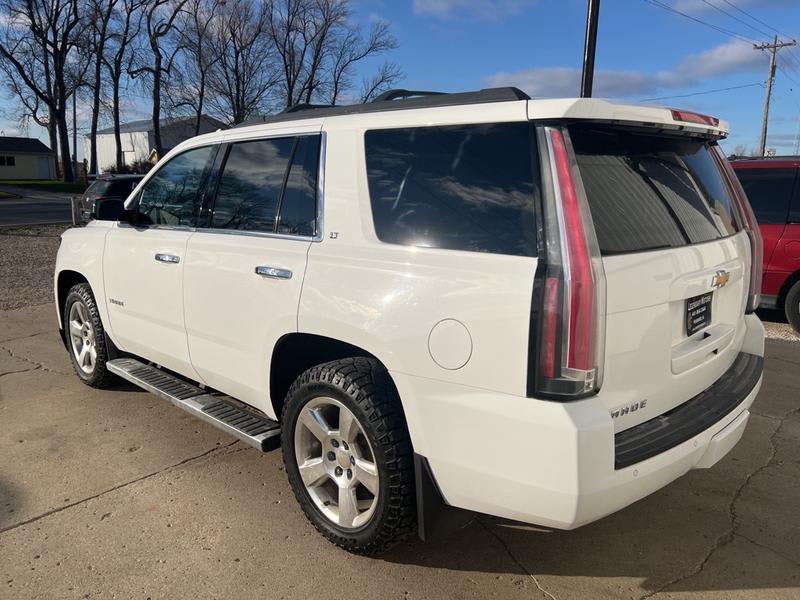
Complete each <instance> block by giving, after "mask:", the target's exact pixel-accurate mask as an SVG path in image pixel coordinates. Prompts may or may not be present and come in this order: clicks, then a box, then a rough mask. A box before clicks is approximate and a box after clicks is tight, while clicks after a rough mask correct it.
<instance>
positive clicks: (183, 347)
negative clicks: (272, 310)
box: [103, 146, 215, 379]
mask: <svg viewBox="0 0 800 600" xmlns="http://www.w3.org/2000/svg"><path fill="white" fill-rule="evenodd" d="M214 151H215V148H214V147H213V146H204V147H201V148H195V149H192V150H188V151H186V152H184V153H182V154H179V155H177V156H175V157H174V158H172V159H170V160H169V161H168V162H167V163H165V164H164V165H163V166H161V167H160V168H159V169H158V171H157V172H156V173H155V174H154V175H153V176H151V177H149V178H148V179H147V181H146V183H145V184H144V187H143V188H142V190H141V191H140V193H139V195H138V197H137V198H136V200H135V201H134V207H135V209H136V211H137V213H136V218H135V220H134V223H133V224H128V223H118V224H117V225H116V226H115V227H114V228H113V229H112V230H111V231H110V232H109V233H108V236H107V237H106V247H105V253H104V258H103V277H104V279H105V288H106V300H107V310H108V314H109V320H110V323H109V325H110V329H111V333H112V335H113V336H114V340H115V341H116V342H117V344H118V345H119V346H120V348H121V349H122V350H124V351H126V352H130V353H132V354H135V355H137V356H141V357H143V358H145V359H147V360H150V361H153V362H155V363H157V364H159V365H161V366H164V367H167V368H168V369H172V370H173V371H176V372H178V373H181V374H183V375H186V376H187V377H192V378H194V379H198V378H197V375H196V373H195V372H194V370H193V369H192V367H191V362H190V360H189V350H188V347H187V342H186V326H185V322H184V318H183V279H184V267H185V259H186V248H187V244H188V243H189V240H190V239H191V237H192V235H193V231H194V225H195V219H196V215H197V208H198V205H199V203H200V198H201V195H202V194H201V192H202V187H203V181H204V179H205V175H206V172H207V168H208V164H209V163H210V160H211V158H212V156H213V154H214ZM134 207H131V206H129V208H134Z"/></svg>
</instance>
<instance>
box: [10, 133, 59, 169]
mask: <svg viewBox="0 0 800 600" xmlns="http://www.w3.org/2000/svg"><path fill="white" fill-rule="evenodd" d="M55 178H56V156H55V154H54V153H53V152H52V151H51V150H50V148H48V147H47V146H45V145H44V144H43V143H42V142H41V141H39V140H37V139H36V138H26V137H0V179H55Z"/></svg>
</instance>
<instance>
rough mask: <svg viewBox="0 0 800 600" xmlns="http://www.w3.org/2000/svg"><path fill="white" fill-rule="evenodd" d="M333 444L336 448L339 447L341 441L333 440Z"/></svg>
mask: <svg viewBox="0 0 800 600" xmlns="http://www.w3.org/2000/svg"><path fill="white" fill-rule="evenodd" d="M331 446H333V447H334V448H338V447H339V441H338V440H331Z"/></svg>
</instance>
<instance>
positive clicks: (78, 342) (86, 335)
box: [62, 283, 116, 388]
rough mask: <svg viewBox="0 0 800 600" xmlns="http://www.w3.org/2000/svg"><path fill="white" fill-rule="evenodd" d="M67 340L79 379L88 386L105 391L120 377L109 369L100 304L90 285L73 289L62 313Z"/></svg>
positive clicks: (68, 294)
mask: <svg viewBox="0 0 800 600" xmlns="http://www.w3.org/2000/svg"><path fill="white" fill-rule="evenodd" d="M62 318H63V324H62V325H63V327H64V339H65V341H66V344H67V351H68V352H69V356H70V358H71V359H72V367H73V369H75V374H76V375H77V376H78V378H79V379H80V380H81V381H82V382H83V383H85V384H86V385H88V386H91V387H94V388H104V387H108V386H109V385H111V384H113V383H114V382H115V380H116V376H115V375H114V374H113V373H111V372H109V371H108V370H107V369H106V362H107V361H108V347H107V346H106V336H105V330H104V329H103V322H102V321H101V320H100V313H99V312H98V310H97V303H96V302H95V300H94V294H92V288H91V287H90V286H89V284H88V283H78V284H76V285H73V286H72V287H71V288H70V290H69V293H67V299H66V300H65V301H64V310H63V312H62Z"/></svg>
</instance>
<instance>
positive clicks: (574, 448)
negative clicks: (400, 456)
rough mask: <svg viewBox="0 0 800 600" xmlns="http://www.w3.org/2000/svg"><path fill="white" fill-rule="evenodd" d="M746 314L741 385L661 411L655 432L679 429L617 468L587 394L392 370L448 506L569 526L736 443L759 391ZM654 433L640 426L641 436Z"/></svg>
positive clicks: (754, 341)
mask: <svg viewBox="0 0 800 600" xmlns="http://www.w3.org/2000/svg"><path fill="white" fill-rule="evenodd" d="M746 320H747V325H748V327H747V329H748V331H747V335H746V336H745V341H744V346H743V348H742V352H743V354H742V355H740V361H741V362H740V366H747V367H748V368H747V369H746V370H747V373H746V379H747V381H746V382H742V384H741V385H738V386H734V388H731V386H730V383H729V382H730V381H732V380H731V379H726V378H725V377H723V378H722V379H720V380H719V381H718V382H717V383H715V384H714V385H713V386H712V387H711V388H709V389H708V390H706V391H704V392H703V393H702V394H700V395H699V396H703V394H705V395H706V396H705V400H703V401H702V402H700V401H698V399H697V398H695V399H693V400H695V401H696V403H695V405H691V404H690V403H691V402H692V400H690V401H688V402H686V403H684V404H683V405H681V407H684V410H688V411H689V412H687V413H685V414H686V415H688V417H689V418H686V419H681V418H680V416H681V415H677V413H678V412H680V411H679V409H680V408H681V407H678V408H677V409H675V410H674V411H671V412H673V413H676V414H675V415H673V417H672V423H667V425H665V426H664V428H661V431H662V433H663V431H664V430H666V429H670V430H671V431H673V432H674V431H675V429H672V428H679V429H680V428H683V429H682V432H683V433H682V434H681V435H679V436H672V438H671V439H670V442H669V443H668V444H666V445H665V446H662V447H660V448H659V451H658V452H657V453H649V454H651V455H650V456H646V457H645V456H644V455H641V457H643V458H641V457H640V458H641V459H640V460H636V461H635V462H632V463H630V464H627V465H625V466H620V465H617V464H615V461H616V458H617V441H618V440H617V439H616V436H615V435H614V425H613V422H612V419H611V416H610V415H609V413H608V411H607V410H606V409H605V408H604V407H603V406H602V403H600V402H593V399H592V398H587V399H585V400H580V401H577V402H571V403H563V404H562V403H557V402H548V401H540V400H532V399H529V398H522V397H518V396H509V395H503V394H496V393H493V392H489V391H485V390H480V389H476V388H467V387H463V386H456V385H453V384H446V383H442V382H437V381H432V380H430V379H425V380H422V379H420V378H416V377H413V376H408V375H404V374H400V373H392V375H393V377H394V379H395V382H396V384H397V386H398V390H399V392H400V396H401V398H403V405H404V408H405V411H406V418H407V420H408V423H409V428H410V431H411V436H412V441H413V443H414V450H415V452H417V453H418V454H421V455H423V456H425V457H426V458H427V460H428V463H429V465H430V470H431V473H432V476H433V478H434V479H435V481H436V484H437V486H438V488H439V490H440V492H441V494H442V496H443V498H444V500H445V501H446V502H447V503H448V504H450V505H452V506H455V507H458V508H463V509H467V510H471V511H475V512H481V513H486V514H492V515H496V516H500V517H505V518H508V519H514V520H518V521H524V522H528V523H535V524H540V525H545V526H549V527H555V528H559V529H572V528H575V527H578V526H581V525H584V524H586V523H589V522H591V521H594V520H596V519H599V518H601V517H604V516H606V515H608V514H611V513H613V512H615V511H617V510H619V509H621V508H624V507H625V506H627V505H629V504H631V503H633V502H635V501H637V500H639V499H641V498H643V497H645V496H647V495H648V494H651V493H652V492H654V491H656V490H658V489H660V488H662V487H664V486H665V485H667V484H668V483H670V482H672V481H674V480H675V479H677V478H678V477H680V476H681V475H683V474H684V473H686V472H687V471H689V470H691V469H694V468H707V467H710V466H712V465H713V464H715V463H716V462H717V461H719V460H720V459H721V458H722V457H723V456H725V454H727V453H728V452H729V451H730V450H731V448H733V446H734V445H736V443H737V442H738V441H739V439H740V438H741V436H742V434H743V432H744V428H745V426H746V424H747V421H748V418H749V411H748V409H749V407H750V405H751V404H752V403H753V400H754V399H755V397H756V395H757V394H758V391H759V389H760V387H761V369H762V359H761V358H760V357H761V356H762V355H763V335H764V330H763V327H762V326H761V322H760V321H759V320H758V318H757V317H755V315H748V316H747V317H746ZM748 355H755V356H754V357H749V356H748ZM737 362H738V361H737ZM732 368H733V367H732ZM710 398H711V399H713V401H710V400H709V399H710ZM701 400H702V399H701ZM703 407H706V408H707V409H708V410H707V411H704V410H703ZM689 409H691V410H689ZM698 410H699V413H698V412H697V411H698ZM714 411H716V412H714ZM705 412H711V413H712V414H713V416H714V418H713V419H711V420H710V421H711V424H710V425H706V423H707V422H708V421H704V427H703V429H702V430H700V431H696V430H695V429H692V428H691V427H690V426H689V425H690V424H691V423H693V422H694V421H693V419H696V418H697V415H698V414H700V415H701V416H702V415H705ZM665 416H666V415H665ZM659 418H662V417H659ZM703 418H705V419H708V415H705V416H704V417H703ZM669 426H671V427H669ZM687 427H688V429H687ZM646 429H647V428H646ZM657 430H659V428H655V429H653V428H652V427H650V428H649V429H648V431H649V433H650V434H651V435H652V432H653V431H657ZM648 431H645V430H644V429H643V430H642V432H643V433H647V432H648ZM623 433H624V432H623ZM645 437H646V436H645ZM653 439H655V438H653ZM661 443H662V444H663V440H662V441H661Z"/></svg>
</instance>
